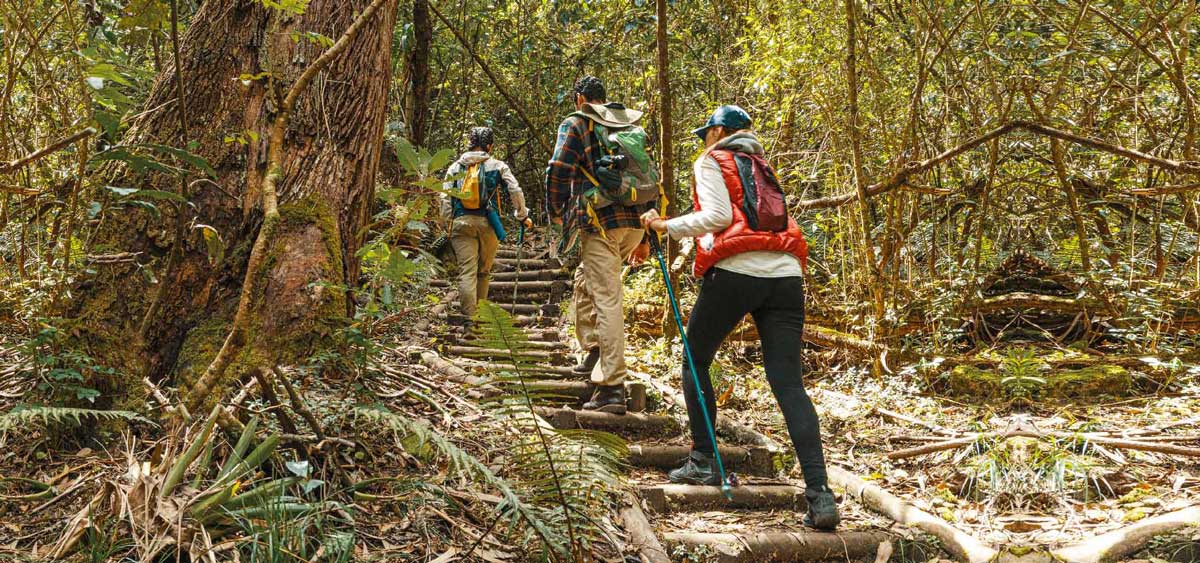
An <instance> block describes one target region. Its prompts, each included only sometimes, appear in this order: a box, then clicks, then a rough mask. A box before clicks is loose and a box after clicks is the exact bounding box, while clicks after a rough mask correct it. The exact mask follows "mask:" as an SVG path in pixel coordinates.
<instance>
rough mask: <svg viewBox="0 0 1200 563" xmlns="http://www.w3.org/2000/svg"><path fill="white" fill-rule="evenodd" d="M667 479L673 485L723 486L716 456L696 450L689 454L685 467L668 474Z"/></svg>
mask: <svg viewBox="0 0 1200 563" xmlns="http://www.w3.org/2000/svg"><path fill="white" fill-rule="evenodd" d="M667 477H668V478H670V479H671V482H672V483H683V484H687V485H712V486H718V485H720V484H721V475H720V474H719V473H718V472H717V458H716V456H714V455H713V454H708V453H704V452H698V451H696V450H692V453H690V454H688V458H687V462H685V463H684V464H683V467H680V468H679V469H674V470H672V471H671V472H670V473H667Z"/></svg>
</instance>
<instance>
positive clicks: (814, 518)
mask: <svg viewBox="0 0 1200 563" xmlns="http://www.w3.org/2000/svg"><path fill="white" fill-rule="evenodd" d="M804 498H805V499H806V500H808V515H807V516H806V517H805V518H804V524H805V525H807V526H812V527H813V528H816V529H818V530H821V531H824V532H830V531H833V530H834V529H835V528H837V525H838V523H839V522H841V521H842V518H841V516H838V509H837V502H836V501H835V500H834V498H833V491H831V490H829V487H821V488H820V489H808V490H806V491H804Z"/></svg>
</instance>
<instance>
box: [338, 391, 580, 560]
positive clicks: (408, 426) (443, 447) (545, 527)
mask: <svg viewBox="0 0 1200 563" xmlns="http://www.w3.org/2000/svg"><path fill="white" fill-rule="evenodd" d="M354 412H355V414H356V415H357V416H360V417H362V418H363V419H365V420H368V421H371V422H374V423H376V424H380V425H382V426H384V427H385V428H387V429H389V430H392V431H394V432H399V433H400V434H402V435H406V436H409V435H411V436H414V437H416V438H417V439H418V440H419V441H420V442H421V444H429V445H431V446H433V447H434V449H436V450H437V451H438V452H440V453H441V455H442V457H444V458H445V459H446V460H447V461H449V462H450V465H451V468H453V469H454V470H455V472H457V473H462V474H466V475H469V476H473V477H475V478H476V479H479V480H480V481H482V482H483V483H484V484H486V485H488V486H490V487H492V488H494V489H496V490H497V491H499V492H500V498H502V499H503V502H502V503H501V504H500V506H499V507H497V508H499V510H500V513H501V514H502V515H507V516H508V517H509V526H510V527H512V525H513V524H515V523H516V522H517V521H523V522H525V523H526V524H527V525H528V526H529V527H530V528H531V529H532V530H533V531H534V533H535V534H536V535H537V536H538V537H539V538H540V539H541V541H542V542H543V543H544V544H545V545H546V546H547V547H550V548H552V549H555V550H556V551H558V550H560V548H561V546H562V544H563V541H562V540H563V538H562V536H561V534H558V533H556V532H555V531H554V526H553V524H552V523H550V522H547V519H546V514H545V513H544V511H543V510H541V509H539V508H538V507H536V506H533V505H530V504H527V503H526V502H525V501H523V500H522V499H521V497H520V496H519V495H518V494H517V492H516V491H515V490H514V489H513V487H512V485H511V484H509V482H508V481H506V480H505V479H504V478H502V477H500V476H499V475H496V473H495V472H494V471H492V470H491V469H490V468H489V467H488V466H487V465H485V464H484V463H483V462H481V461H479V459H478V458H476V457H475V456H473V455H471V453H470V452H467V451H466V450H464V449H462V448H460V447H458V445H457V444H455V443H454V442H452V441H451V440H450V439H449V438H447V437H445V436H443V435H442V434H441V433H439V432H437V431H436V430H434V429H433V428H430V427H429V426H428V425H426V424H424V423H421V422H418V421H415V420H412V419H410V418H408V417H406V416H404V415H402V414H399V413H396V412H393V411H391V410H388V409H387V408H386V407H383V406H381V405H374V406H358V407H355V409H354Z"/></svg>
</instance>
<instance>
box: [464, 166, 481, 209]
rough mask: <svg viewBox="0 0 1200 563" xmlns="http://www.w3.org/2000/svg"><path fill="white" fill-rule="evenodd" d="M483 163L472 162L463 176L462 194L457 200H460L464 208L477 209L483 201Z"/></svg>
mask: <svg viewBox="0 0 1200 563" xmlns="http://www.w3.org/2000/svg"><path fill="white" fill-rule="evenodd" d="M483 187H484V181H483V163H482V162H480V163H478V164H472V165H471V167H470V168H467V174H466V176H464V177H463V182H462V189H461V190H459V191H460V192H462V196H461V197H460V198H459V200H460V201H461V202H462V206H463V208H464V209H479V207H480V204H481V203H482V202H483V198H482V194H483Z"/></svg>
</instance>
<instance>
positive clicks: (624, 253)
mask: <svg viewBox="0 0 1200 563" xmlns="http://www.w3.org/2000/svg"><path fill="white" fill-rule="evenodd" d="M607 234H608V238H607V239H605V238H604V237H601V236H600V235H599V234H597V233H587V232H581V233H579V240H580V243H581V245H582V246H581V247H580V258H581V263H580V264H579V267H578V268H576V269H575V295H574V297H573V299H574V307H575V337H576V338H577V339H578V340H579V346H580V347H581V348H582V349H583V352H584V353H585V354H586V353H587V351H588V350H591V349H592V348H596V347H599V348H600V361H599V362H597V363H596V367H595V369H593V370H592V381H593V382H594V383H596V384H598V385H621V384H623V383H625V375H626V373H625V314H624V310H623V309H622V297H623V294H624V289H625V286H624V284H623V283H622V282H621V268H622V267H623V266H624V264H625V261H626V260H628V259H629V255H630V254H633V251H634V249H636V248H637V246H638V244H640V243H641V242H642V236H643V235H644V234H645V231H643V230H642V229H630V228H619V229H608V232H607Z"/></svg>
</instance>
